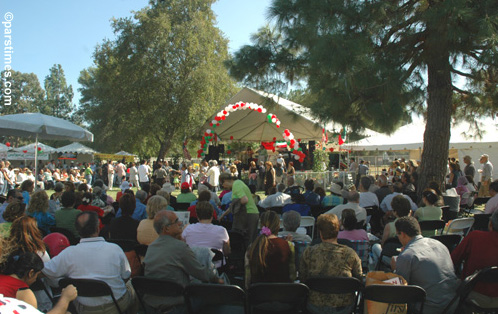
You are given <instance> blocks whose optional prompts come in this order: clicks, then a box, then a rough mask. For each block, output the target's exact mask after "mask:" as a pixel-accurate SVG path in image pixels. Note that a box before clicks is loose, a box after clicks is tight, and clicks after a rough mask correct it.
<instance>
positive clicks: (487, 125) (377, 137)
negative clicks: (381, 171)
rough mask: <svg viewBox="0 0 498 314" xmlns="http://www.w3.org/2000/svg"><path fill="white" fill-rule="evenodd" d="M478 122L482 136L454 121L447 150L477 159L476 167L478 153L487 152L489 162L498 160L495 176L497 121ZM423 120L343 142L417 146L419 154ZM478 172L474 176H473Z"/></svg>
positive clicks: (354, 146)
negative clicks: (475, 134) (389, 132)
mask: <svg viewBox="0 0 498 314" xmlns="http://www.w3.org/2000/svg"><path fill="white" fill-rule="evenodd" d="M476 122H478V123H479V124H480V129H481V131H482V134H481V137H479V138H477V137H473V135H474V130H475V127H474V126H473V125H471V124H469V123H467V122H461V123H458V124H456V125H453V126H452V128H451V138H450V151H451V150H455V151H456V152H457V153H458V159H459V160H460V161H463V157H464V156H466V155H469V156H470V157H472V160H473V161H475V162H476V168H477V169H479V162H478V161H479V157H480V156H481V155H482V154H488V155H489V156H490V161H491V163H493V162H494V163H495V164H497V166H496V167H494V174H493V177H494V178H495V179H498V138H497V137H496V134H498V121H496V120H494V119H491V118H487V119H484V120H482V121H476ZM424 132H425V121H424V120H423V119H422V118H418V117H414V118H413V122H412V123H410V124H407V125H405V126H402V127H400V128H399V129H398V130H397V131H396V132H394V133H393V134H391V135H386V134H380V133H377V132H374V131H369V132H368V134H369V136H368V137H367V138H364V139H362V140H361V141H357V142H354V143H348V144H347V145H344V146H345V147H346V148H347V149H350V150H352V151H377V150H378V151H413V150H418V155H420V154H421V152H422V149H423V147H424V140H423V139H424ZM477 178H478V176H476V179H477Z"/></svg>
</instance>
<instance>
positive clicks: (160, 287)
mask: <svg viewBox="0 0 498 314" xmlns="http://www.w3.org/2000/svg"><path fill="white" fill-rule="evenodd" d="M131 284H132V285H133V288H134V289H135V292H136V293H137V297H138V301H140V305H141V306H142V308H143V310H144V312H145V313H147V308H146V306H145V303H144V300H143V297H144V295H145V294H148V295H153V296H158V297H181V296H183V293H184V288H183V287H182V286H181V285H180V284H178V283H176V282H172V281H168V280H163V279H156V278H148V277H143V276H137V277H134V278H132V279H131Z"/></svg>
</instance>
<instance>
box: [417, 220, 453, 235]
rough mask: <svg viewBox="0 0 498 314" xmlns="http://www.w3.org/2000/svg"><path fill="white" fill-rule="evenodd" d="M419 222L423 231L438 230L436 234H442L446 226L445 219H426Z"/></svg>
mask: <svg viewBox="0 0 498 314" xmlns="http://www.w3.org/2000/svg"><path fill="white" fill-rule="evenodd" d="M418 224H419V225H420V230H422V231H434V230H436V231H437V233H436V235H438V234H441V233H442V232H443V229H444V227H445V226H446V223H445V222H444V220H424V221H419V222H418ZM438 230H441V231H438Z"/></svg>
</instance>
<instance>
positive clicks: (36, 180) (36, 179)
mask: <svg viewBox="0 0 498 314" xmlns="http://www.w3.org/2000/svg"><path fill="white" fill-rule="evenodd" d="M37 168H38V134H36V140H35V189H36V187H37V186H38V169H37Z"/></svg>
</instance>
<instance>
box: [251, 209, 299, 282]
mask: <svg viewBox="0 0 498 314" xmlns="http://www.w3.org/2000/svg"><path fill="white" fill-rule="evenodd" d="M260 221H261V234H260V235H259V236H258V237H257V238H256V239H255V240H254V242H252V244H251V245H250V247H249V249H248V250H247V253H246V267H245V268H246V281H245V285H246V287H249V286H250V285H251V284H253V283H257V282H294V280H295V279H296V264H295V258H294V245H292V243H289V242H288V241H286V240H284V239H281V238H279V237H277V235H278V231H279V229H280V218H279V216H278V214H277V213H276V212H274V211H271V210H270V211H267V212H264V213H263V214H262V215H261V218H260Z"/></svg>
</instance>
